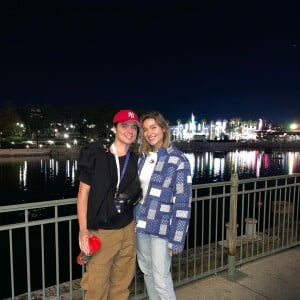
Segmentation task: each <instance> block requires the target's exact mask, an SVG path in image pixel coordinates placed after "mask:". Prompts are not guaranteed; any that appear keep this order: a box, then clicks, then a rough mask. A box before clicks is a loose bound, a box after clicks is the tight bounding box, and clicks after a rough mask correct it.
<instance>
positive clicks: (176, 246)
mask: <svg viewBox="0 0 300 300" xmlns="http://www.w3.org/2000/svg"><path fill="white" fill-rule="evenodd" d="M140 142H141V143H140V149H139V152H140V155H141V156H140V158H139V161H138V171H139V178H140V181H141V186H142V190H143V199H142V200H141V202H140V203H139V204H138V205H137V207H136V211H135V213H136V222H137V225H136V232H137V259H138V264H139V267H140V269H141V271H142V272H143V274H144V280H145V283H146V287H147V292H148V295H149V299H150V300H154V299H155V300H156V299H168V300H170V299H176V297H175V292H174V288H173V280H172V274H171V271H170V267H171V261H172V256H173V255H175V254H178V253H180V252H182V251H183V248H184V243H185V237H186V233H187V230H188V224H189V220H190V212H191V195H192V177H191V168H190V163H189V161H188V159H187V158H186V156H185V155H184V154H183V153H182V152H181V151H179V150H178V149H177V148H175V147H174V146H173V145H171V141H170V130H169V127H168V124H167V122H166V120H165V119H164V117H163V116H162V115H161V114H160V113H158V112H150V113H147V114H144V115H143V116H142V117H141V131H140Z"/></svg>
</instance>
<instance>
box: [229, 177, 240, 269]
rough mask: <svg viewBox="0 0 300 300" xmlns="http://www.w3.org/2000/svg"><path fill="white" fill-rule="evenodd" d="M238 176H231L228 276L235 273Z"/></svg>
mask: <svg viewBox="0 0 300 300" xmlns="http://www.w3.org/2000/svg"><path fill="white" fill-rule="evenodd" d="M238 180H239V178H238V174H237V173H232V174H231V179H230V181H231V188H230V211H229V236H228V275H234V273H235V269H236V268H235V266H236V263H235V253H236V244H237V231H236V230H237V195H238Z"/></svg>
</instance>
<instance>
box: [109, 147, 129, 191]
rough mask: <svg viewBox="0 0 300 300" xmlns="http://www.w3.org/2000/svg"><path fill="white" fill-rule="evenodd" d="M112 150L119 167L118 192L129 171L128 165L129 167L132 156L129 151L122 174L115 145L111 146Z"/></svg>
mask: <svg viewBox="0 0 300 300" xmlns="http://www.w3.org/2000/svg"><path fill="white" fill-rule="evenodd" d="M111 149H112V151H113V154H114V156H115V161H116V165H117V173H118V182H117V187H116V192H118V190H119V185H120V182H121V181H122V179H123V177H124V174H125V171H126V169H127V165H128V161H129V156H130V151H127V153H126V158H125V162H124V165H123V168H122V172H121V170H120V169H121V168H120V161H119V156H118V153H117V149H116V146H115V144H112V145H111Z"/></svg>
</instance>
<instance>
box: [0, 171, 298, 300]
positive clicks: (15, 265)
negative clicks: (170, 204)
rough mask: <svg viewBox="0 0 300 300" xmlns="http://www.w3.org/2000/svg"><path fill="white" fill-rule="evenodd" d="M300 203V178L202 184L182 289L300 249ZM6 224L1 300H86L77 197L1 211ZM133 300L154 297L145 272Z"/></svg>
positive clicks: (176, 273)
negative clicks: (149, 292)
mask: <svg viewBox="0 0 300 300" xmlns="http://www.w3.org/2000/svg"><path fill="white" fill-rule="evenodd" d="M299 199H300V174H294V175H283V176H274V177H266V178H258V179H247V180H238V178H237V175H236V174H233V175H232V178H231V180H230V181H226V182H217V183H208V184H201V185H194V186H193V202H192V217H191V222H190V226H189V232H188V236H187V239H186V245H185V250H184V251H183V252H182V253H181V254H180V255H177V256H175V257H173V262H172V275H173V280H174V285H175V287H178V286H180V285H183V284H185V283H188V282H191V281H194V280H198V279H200V278H203V277H206V276H209V275H212V274H216V273H218V272H220V271H224V270H227V271H228V275H234V274H235V271H236V266H237V265H240V264H243V263H246V262H249V261H252V260H255V259H257V258H259V257H263V256H266V255H270V254H273V253H275V252H279V251H282V250H285V249H288V248H291V247H294V246H296V245H299V244H300V228H299V214H300V207H299V206H300V203H299V201H300V200H299ZM0 222H1V226H0V240H1V248H2V250H1V252H2V255H3V258H4V259H2V266H1V273H2V274H3V275H4V276H2V278H3V277H4V279H2V280H1V287H0V298H1V299H6V298H9V299H16V300H17V299H32V298H33V297H32V296H33V295H36V294H38V295H39V299H51V297H52V299H60V297H61V296H62V295H67V298H68V299H83V298H84V296H83V292H82V291H81V290H80V284H79V281H80V278H81V276H82V272H84V268H83V267H81V266H79V265H77V264H76V256H77V255H78V253H79V248H78V223H77V215H76V199H75V198H71V199H63V200H54V201H47V202H38V203H28V204H20V205H10V206H1V207H0ZM130 298H131V299H145V298H146V289H145V286H144V281H143V276H142V274H141V272H140V271H139V269H138V267H137V271H136V276H135V278H134V280H133V282H132V285H131V296H130Z"/></svg>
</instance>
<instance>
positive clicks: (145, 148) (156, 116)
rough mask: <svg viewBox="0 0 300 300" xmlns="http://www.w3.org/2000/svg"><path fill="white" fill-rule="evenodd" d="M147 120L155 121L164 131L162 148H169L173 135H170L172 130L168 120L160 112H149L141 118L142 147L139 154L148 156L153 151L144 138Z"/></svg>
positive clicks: (140, 134)
mask: <svg viewBox="0 0 300 300" xmlns="http://www.w3.org/2000/svg"><path fill="white" fill-rule="evenodd" d="M146 119H153V120H155V122H156V123H157V125H158V126H159V127H160V128H161V129H162V131H163V133H164V136H163V143H162V148H168V147H170V144H171V134H170V128H169V125H168V123H167V121H166V119H165V118H164V117H163V115H162V114H161V113H159V112H156V111H154V112H148V113H145V114H143V115H142V116H141V117H140V123H141V129H140V132H139V137H140V147H139V154H146V155H147V154H148V153H149V151H151V150H152V147H151V145H150V144H149V143H148V142H147V141H146V139H145V137H144V130H143V123H144V121H145V120H146Z"/></svg>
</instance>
